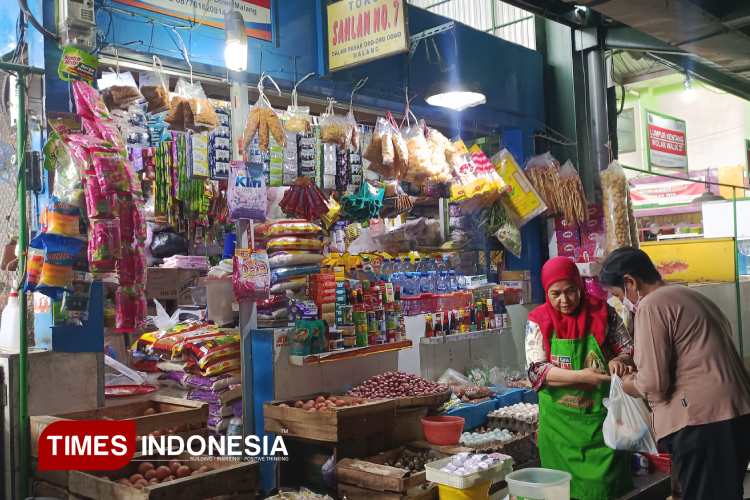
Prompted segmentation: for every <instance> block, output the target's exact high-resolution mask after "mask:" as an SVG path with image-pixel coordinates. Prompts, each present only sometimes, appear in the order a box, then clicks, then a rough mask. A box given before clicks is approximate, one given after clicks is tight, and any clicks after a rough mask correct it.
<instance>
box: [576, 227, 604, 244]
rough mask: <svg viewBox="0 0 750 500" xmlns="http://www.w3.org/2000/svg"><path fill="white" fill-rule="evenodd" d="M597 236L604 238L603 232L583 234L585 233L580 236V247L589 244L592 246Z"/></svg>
mask: <svg viewBox="0 0 750 500" xmlns="http://www.w3.org/2000/svg"><path fill="white" fill-rule="evenodd" d="M599 236H601V237H604V231H603V230H600V231H590V232H585V233H583V234H581V244H582V245H589V244H592V243H596V240H597V238H598V237H599Z"/></svg>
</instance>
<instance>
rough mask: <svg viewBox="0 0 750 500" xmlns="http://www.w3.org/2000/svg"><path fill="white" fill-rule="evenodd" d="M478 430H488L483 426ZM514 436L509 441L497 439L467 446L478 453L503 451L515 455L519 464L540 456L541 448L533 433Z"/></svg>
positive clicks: (480, 432)
mask: <svg viewBox="0 0 750 500" xmlns="http://www.w3.org/2000/svg"><path fill="white" fill-rule="evenodd" d="M478 432H479V434H484V433H485V432H486V430H485V429H484V428H483V429H482V430H481V431H478ZM512 436H513V439H512V440H511V441H509V442H507V443H503V442H502V441H499V440H497V441H490V442H488V443H483V444H479V445H471V446H469V445H466V446H468V447H469V448H472V449H473V450H474V451H475V452H477V453H479V452H481V453H502V454H504V455H509V456H511V457H513V460H514V461H515V463H517V464H520V463H524V462H528V461H529V460H536V459H537V458H539V448H538V447H537V445H536V442H535V441H534V434H533V433H517V434H512Z"/></svg>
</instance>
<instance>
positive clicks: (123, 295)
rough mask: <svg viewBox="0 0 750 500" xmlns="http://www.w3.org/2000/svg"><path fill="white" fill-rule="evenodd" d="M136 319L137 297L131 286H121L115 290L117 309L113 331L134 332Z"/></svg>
mask: <svg viewBox="0 0 750 500" xmlns="http://www.w3.org/2000/svg"><path fill="white" fill-rule="evenodd" d="M137 317H138V296H137V294H136V293H135V289H134V288H133V287H132V286H121V287H119V288H118V289H117V307H116V309H115V329H116V331H118V332H133V331H135V330H136V326H137Z"/></svg>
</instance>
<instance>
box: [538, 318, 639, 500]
mask: <svg viewBox="0 0 750 500" xmlns="http://www.w3.org/2000/svg"><path fill="white" fill-rule="evenodd" d="M550 361H551V362H552V363H553V364H554V365H555V366H557V367H559V368H563V369H567V370H581V369H583V368H589V367H595V368H599V369H600V370H602V371H603V372H605V373H607V372H609V369H608V367H607V363H606V362H605V360H604V356H603V355H602V350H601V349H600V347H599V343H598V342H597V341H596V339H595V338H594V336H593V335H591V334H590V333H587V334H586V336H585V337H583V338H580V339H573V340H565V339H558V338H557V335H556V334H554V333H553V335H552V339H551V341H550ZM609 386H610V383H609V382H605V383H603V384H602V385H601V386H599V387H596V386H594V387H592V388H591V389H589V390H587V391H578V390H575V389H571V388H566V387H545V388H544V389H542V390H541V391H539V433H538V437H537V444H538V445H539V455H540V457H541V459H542V467H544V468H547V469H555V470H561V471H566V472H569V473H570V474H571V475H572V476H573V479H572V481H571V483H570V496H571V497H572V498H577V499H579V500H609V499H612V498H618V497H621V496H623V495H624V494H625V493H627V492H628V491H629V490H631V489H633V481H632V479H631V477H630V453H629V452H627V451H615V450H613V449H612V448H610V447H608V446H607V445H606V444H604V435H603V434H602V424H603V423H604V419H605V418H606V416H607V409H606V408H605V407H604V405H603V404H602V399H603V398H605V397H608V396H609Z"/></svg>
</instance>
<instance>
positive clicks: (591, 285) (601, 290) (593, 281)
mask: <svg viewBox="0 0 750 500" xmlns="http://www.w3.org/2000/svg"><path fill="white" fill-rule="evenodd" d="M583 283H584V285H585V286H586V291H587V292H588V293H590V294H591V295H593V296H594V297H599V298H600V299H604V300H607V299H608V298H609V289H608V288H607V287H606V286H603V285H600V284H599V279H598V278H584V279H583Z"/></svg>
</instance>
